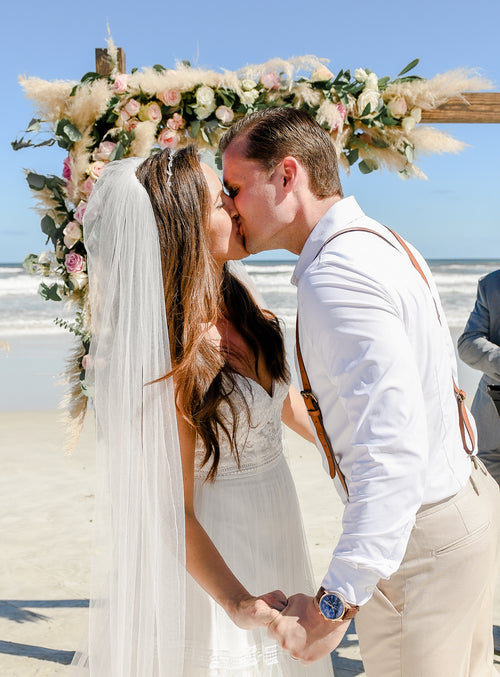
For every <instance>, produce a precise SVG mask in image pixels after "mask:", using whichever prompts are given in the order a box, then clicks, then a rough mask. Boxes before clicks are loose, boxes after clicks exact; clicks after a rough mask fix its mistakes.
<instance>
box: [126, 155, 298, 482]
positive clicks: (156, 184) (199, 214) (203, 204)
mask: <svg viewBox="0 0 500 677" xmlns="http://www.w3.org/2000/svg"><path fill="white" fill-rule="evenodd" d="M136 173H137V178H138V179H139V181H140V182H141V183H142V185H143V186H144V187H145V189H146V191H147V193H148V195H149V198H150V200H151V204H152V206H153V211H154V214H155V218H156V223H157V226H158V234H159V241H160V251H161V259H162V271H163V289H164V294H165V309H166V316H167V323H168V328H169V333H170V353H171V358H172V374H171V375H173V376H174V380H175V384H176V401H177V406H178V408H179V410H180V412H181V414H182V415H183V416H184V417H185V418H186V419H187V420H188V421H189V422H190V423H191V425H192V426H193V427H194V428H195V430H196V433H197V435H199V436H200V438H201V439H202V441H203V444H204V447H205V457H204V464H207V463H208V462H209V461H211V467H210V469H209V473H208V478H209V479H211V480H213V479H214V478H215V476H216V474H217V467H218V464H219V458H220V441H219V440H220V436H221V434H222V435H225V436H226V437H227V438H228V440H229V442H230V444H231V448H232V450H233V453H234V454H235V455H236V458H237V459H238V458H239V457H238V449H237V447H236V427H237V424H238V418H239V415H240V414H241V412H240V411H238V410H237V406H235V402H234V399H237V400H238V402H240V403H241V402H244V398H243V397H241V398H230V397H229V396H230V395H231V393H232V392H233V391H239V390H240V387H239V385H238V382H237V379H236V377H235V373H234V370H233V369H232V368H231V366H230V365H229V362H228V360H227V357H228V356H227V355H224V354H223V353H222V352H221V351H220V350H219V348H217V347H216V346H215V345H214V343H213V340H211V339H209V338H208V333H207V330H208V328H209V327H211V326H213V325H214V324H215V323H216V321H217V318H218V316H219V314H220V312H221V309H222V308H224V313H225V314H226V315H227V317H228V318H229V319H230V321H231V322H232V324H233V325H234V327H235V328H236V330H237V331H238V332H239V333H240V335H241V336H242V337H243V338H244V340H245V341H246V342H247V344H248V345H249V346H250V348H251V351H252V354H253V358H254V362H255V368H256V369H257V366H258V363H259V358H261V359H262V360H263V361H264V364H265V366H266V368H267V370H268V371H269V373H270V375H271V377H272V378H273V380H284V379H286V378H287V377H288V370H287V365H286V360H285V350H284V343H283V335H282V332H281V328H280V325H279V322H278V320H277V318H276V316H275V315H273V314H272V313H271V312H269V311H265V310H262V309H261V308H260V307H259V306H258V305H257V304H256V303H255V301H254V299H253V297H252V296H251V294H250V293H249V292H248V290H247V289H246V287H245V286H244V285H243V284H242V283H241V282H240V281H239V280H238V279H237V278H236V277H234V276H233V275H232V274H231V273H230V272H229V270H228V267H227V265H226V266H224V270H223V276H222V284H221V279H220V273H219V272H218V271H217V268H216V266H215V264H214V260H213V259H212V256H211V254H210V252H209V247H208V236H207V227H208V224H209V221H210V213H211V197H210V191H209V188H208V185H207V182H206V180H205V176H204V174H203V171H202V168H201V166H200V160H199V157H198V153H197V151H196V147H195V146H192V145H191V146H187V147H186V148H182V149H181V150H178V151H176V152H175V154H174V155H173V156H172V151H171V150H170V149H165V150H163V151H161V152H159V153H156V154H154V155H152V156H151V157H149V158H148V159H146V160H145V161H144V162H143V163H142V164H141V165H140V166H139V167H138V169H137V172H136ZM169 176H170V179H169ZM168 179H169V180H168ZM223 401H225V402H227V404H228V405H229V407H230V408H231V410H232V413H233V420H234V424H233V426H232V429H229V428H228V425H227V421H225V419H223V418H222V417H221V415H220V404H221V403H222V402H223ZM247 415H249V412H248V409H247Z"/></svg>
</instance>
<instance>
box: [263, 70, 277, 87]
mask: <svg viewBox="0 0 500 677" xmlns="http://www.w3.org/2000/svg"><path fill="white" fill-rule="evenodd" d="M260 81H261V83H262V86H263V87H265V88H266V89H278V87H279V86H280V76H279V75H278V74H277V73H275V72H274V71H270V72H269V73H264V75H261V76H260Z"/></svg>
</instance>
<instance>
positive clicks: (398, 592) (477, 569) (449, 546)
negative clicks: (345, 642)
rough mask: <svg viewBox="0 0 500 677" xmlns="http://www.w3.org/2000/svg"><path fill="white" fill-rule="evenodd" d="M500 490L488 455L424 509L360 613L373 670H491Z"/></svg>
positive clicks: (455, 673) (477, 676)
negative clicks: (459, 485) (395, 564)
mask: <svg viewBox="0 0 500 677" xmlns="http://www.w3.org/2000/svg"><path fill="white" fill-rule="evenodd" d="M499 563H500V491H499V487H498V484H497V483H496V482H495V481H494V480H493V479H492V477H491V476H490V475H489V474H488V473H487V472H486V470H485V468H484V466H483V464H482V463H481V461H478V460H477V459H473V470H472V474H471V478H470V479H469V481H468V482H467V484H466V486H465V487H464V488H463V489H462V490H461V491H460V492H459V493H458V494H457V495H456V496H453V497H452V498H450V499H448V500H446V501H443V502H442V503H438V504H436V505H432V506H424V507H423V508H421V509H420V511H419V512H418V514H417V519H416V523H415V526H414V528H413V530H412V533H411V536H410V540H409V543H408V548H407V550H406V554H405V557H404V559H403V561H402V563H401V566H400V568H399V569H398V571H396V573H395V574H393V575H392V576H391V578H390V579H389V580H380V581H379V584H378V586H377V588H376V590H375V593H374V595H373V597H372V598H371V599H370V601H369V602H368V603H367V604H365V605H363V606H362V607H361V609H360V611H359V613H358V614H357V616H356V630H357V633H358V637H359V644H360V650H361V656H362V658H363V663H364V666H365V670H366V675H367V677H491V676H492V675H497V672H496V670H495V668H494V667H493V633H492V612H493V597H494V592H495V587H496V583H497V576H498V566H499Z"/></svg>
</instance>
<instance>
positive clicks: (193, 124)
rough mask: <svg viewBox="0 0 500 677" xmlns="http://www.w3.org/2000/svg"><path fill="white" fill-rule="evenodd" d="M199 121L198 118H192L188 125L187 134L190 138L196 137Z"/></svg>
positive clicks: (198, 130)
mask: <svg viewBox="0 0 500 677" xmlns="http://www.w3.org/2000/svg"><path fill="white" fill-rule="evenodd" d="M200 127H201V122H200V121H199V120H193V121H192V122H191V124H190V126H189V136H190V137H191V138H192V139H196V137H197V136H198V134H199V133H200Z"/></svg>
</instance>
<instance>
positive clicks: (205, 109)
mask: <svg viewBox="0 0 500 677" xmlns="http://www.w3.org/2000/svg"><path fill="white" fill-rule="evenodd" d="M214 110H215V103H213V102H212V104H211V105H209V106H196V107H195V111H196V117H197V118H198V120H205V119H206V118H208V116H209V115H211V114H212V113H213V112H214Z"/></svg>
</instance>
